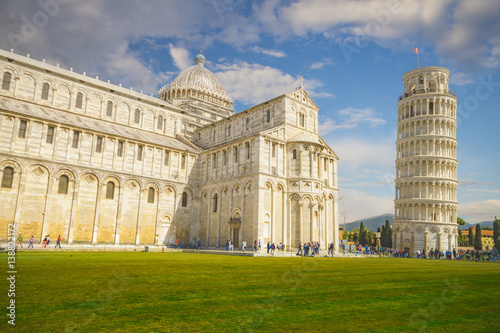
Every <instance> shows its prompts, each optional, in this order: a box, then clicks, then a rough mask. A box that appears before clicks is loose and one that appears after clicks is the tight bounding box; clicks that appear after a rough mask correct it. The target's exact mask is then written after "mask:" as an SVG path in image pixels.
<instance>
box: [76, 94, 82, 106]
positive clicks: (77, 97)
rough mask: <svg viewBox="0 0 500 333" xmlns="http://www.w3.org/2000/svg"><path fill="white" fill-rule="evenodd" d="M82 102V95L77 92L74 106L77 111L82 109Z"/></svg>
mask: <svg viewBox="0 0 500 333" xmlns="http://www.w3.org/2000/svg"><path fill="white" fill-rule="evenodd" d="M82 101H83V94H82V93H81V92H79V93H78V94H76V104H75V107H76V108H77V109H81V108H82Z"/></svg>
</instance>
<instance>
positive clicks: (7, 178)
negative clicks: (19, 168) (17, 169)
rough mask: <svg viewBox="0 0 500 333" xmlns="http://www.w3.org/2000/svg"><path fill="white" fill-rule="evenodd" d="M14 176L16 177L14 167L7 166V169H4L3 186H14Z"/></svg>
mask: <svg viewBox="0 0 500 333" xmlns="http://www.w3.org/2000/svg"><path fill="white" fill-rule="evenodd" d="M13 178H14V169H12V168H11V167H6V168H5V169H3V176H2V187H3V188H12V179H13Z"/></svg>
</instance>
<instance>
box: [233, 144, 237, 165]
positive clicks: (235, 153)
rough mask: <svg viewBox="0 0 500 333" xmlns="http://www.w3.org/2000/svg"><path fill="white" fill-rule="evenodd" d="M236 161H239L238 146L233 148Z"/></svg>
mask: <svg viewBox="0 0 500 333" xmlns="http://www.w3.org/2000/svg"><path fill="white" fill-rule="evenodd" d="M233 155H234V163H238V147H234V148H233Z"/></svg>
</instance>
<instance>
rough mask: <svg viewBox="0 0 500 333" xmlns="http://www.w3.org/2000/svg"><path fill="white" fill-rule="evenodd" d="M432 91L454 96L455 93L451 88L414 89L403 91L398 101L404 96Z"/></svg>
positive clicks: (430, 92)
mask: <svg viewBox="0 0 500 333" xmlns="http://www.w3.org/2000/svg"><path fill="white" fill-rule="evenodd" d="M432 93H440V94H447V95H451V96H455V93H454V92H453V91H451V90H440V89H431V88H427V89H416V90H413V91H410V92H404V93H402V94H401V95H400V96H399V99H398V102H399V101H400V100H402V99H404V98H406V97H410V96H413V95H420V94H432Z"/></svg>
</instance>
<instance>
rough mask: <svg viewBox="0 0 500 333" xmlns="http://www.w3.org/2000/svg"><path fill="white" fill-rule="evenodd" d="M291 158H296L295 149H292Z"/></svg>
mask: <svg viewBox="0 0 500 333" xmlns="http://www.w3.org/2000/svg"><path fill="white" fill-rule="evenodd" d="M292 159H294V160H296V159H297V149H294V150H292Z"/></svg>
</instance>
